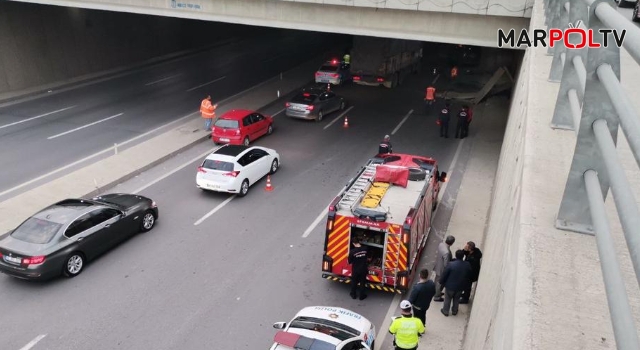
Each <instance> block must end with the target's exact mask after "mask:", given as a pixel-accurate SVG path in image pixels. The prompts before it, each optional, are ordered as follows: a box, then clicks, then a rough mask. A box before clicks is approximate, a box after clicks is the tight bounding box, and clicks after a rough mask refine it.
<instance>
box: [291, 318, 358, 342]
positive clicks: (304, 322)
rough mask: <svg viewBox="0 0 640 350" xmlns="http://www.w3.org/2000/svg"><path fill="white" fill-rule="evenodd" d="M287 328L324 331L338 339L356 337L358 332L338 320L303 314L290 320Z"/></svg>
mask: <svg viewBox="0 0 640 350" xmlns="http://www.w3.org/2000/svg"><path fill="white" fill-rule="evenodd" d="M289 328H302V329H308V330H311V331H316V332H320V333H324V334H326V335H329V336H332V337H334V338H336V339H338V340H340V341H345V340H347V339H350V338H353V337H356V336H357V335H358V334H359V333H358V331H356V330H355V329H353V328H351V327H347V326H345V325H343V324H340V323H338V322H334V321H329V320H323V319H321V318H316V317H305V316H300V317H296V319H295V320H293V321H291V324H290V325H289Z"/></svg>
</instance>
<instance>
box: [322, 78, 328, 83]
mask: <svg viewBox="0 0 640 350" xmlns="http://www.w3.org/2000/svg"><path fill="white" fill-rule="evenodd" d="M320 82H321V83H328V82H329V79H320Z"/></svg>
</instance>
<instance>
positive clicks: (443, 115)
mask: <svg viewBox="0 0 640 350" xmlns="http://www.w3.org/2000/svg"><path fill="white" fill-rule="evenodd" d="M449 107H450V103H449V102H445V104H444V108H443V109H442V110H441V111H440V117H439V118H438V123H437V124H438V125H440V137H444V138H449V119H450V111H449Z"/></svg>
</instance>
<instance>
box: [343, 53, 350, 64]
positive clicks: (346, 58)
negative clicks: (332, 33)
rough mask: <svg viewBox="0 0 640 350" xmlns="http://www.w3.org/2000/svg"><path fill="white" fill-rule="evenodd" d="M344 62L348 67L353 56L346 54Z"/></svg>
mask: <svg viewBox="0 0 640 350" xmlns="http://www.w3.org/2000/svg"><path fill="white" fill-rule="evenodd" d="M342 62H344V64H346V65H349V64H351V56H350V55H349V53H345V54H344V56H343V57H342Z"/></svg>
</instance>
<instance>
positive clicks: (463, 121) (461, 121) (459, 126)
mask: <svg viewBox="0 0 640 350" xmlns="http://www.w3.org/2000/svg"><path fill="white" fill-rule="evenodd" d="M468 117H469V114H468V113H467V107H466V106H463V107H462V108H460V112H458V122H457V123H456V138H460V139H463V138H465V134H464V130H465V127H466V126H467V119H468Z"/></svg>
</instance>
